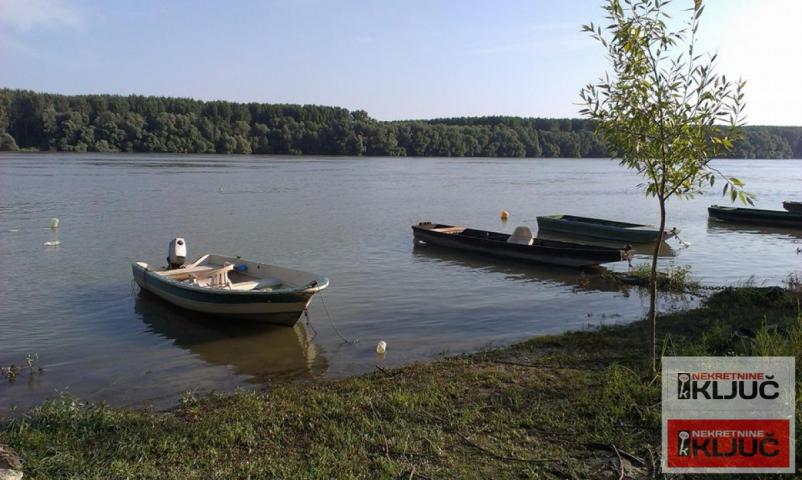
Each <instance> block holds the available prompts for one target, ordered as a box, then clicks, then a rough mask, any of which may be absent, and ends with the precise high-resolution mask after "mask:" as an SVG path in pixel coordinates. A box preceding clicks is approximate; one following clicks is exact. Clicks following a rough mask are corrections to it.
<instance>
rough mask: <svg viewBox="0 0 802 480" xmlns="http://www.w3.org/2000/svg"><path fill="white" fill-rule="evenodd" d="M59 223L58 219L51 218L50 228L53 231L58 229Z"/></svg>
mask: <svg viewBox="0 0 802 480" xmlns="http://www.w3.org/2000/svg"><path fill="white" fill-rule="evenodd" d="M59 223H60V222H59V220H58V218H56V217H53V218H51V219H50V228H52V229H53V230H55V229H57V228H58V224H59Z"/></svg>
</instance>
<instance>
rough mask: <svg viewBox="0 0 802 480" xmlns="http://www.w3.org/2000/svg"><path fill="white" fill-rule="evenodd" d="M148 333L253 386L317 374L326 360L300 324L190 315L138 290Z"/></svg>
mask: <svg viewBox="0 0 802 480" xmlns="http://www.w3.org/2000/svg"><path fill="white" fill-rule="evenodd" d="M134 310H135V312H136V313H137V314H138V315H140V316H141V317H142V321H143V322H144V323H145V325H147V326H148V330H149V331H151V332H153V333H155V334H157V335H160V336H162V337H165V338H168V339H171V340H172V341H173V343H174V344H175V345H176V346H178V347H180V348H183V349H186V350H189V351H190V352H192V353H194V354H195V355H197V356H198V357H200V358H201V359H202V360H203V361H205V362H207V363H210V364H213V365H222V366H230V367H232V368H233V369H234V372H235V373H237V374H242V375H248V376H251V377H253V381H254V382H257V383H265V382H267V381H271V380H279V379H291V378H292V379H295V378H311V377H316V376H319V375H322V374H323V373H324V372H325V371H326V370H327V368H328V362H327V361H326V359H325V357H323V356H322V355H321V353H320V351H319V348H318V347H317V346H316V345H315V344H314V343H313V342H312V340H311V338H310V336H309V334H308V332H307V329H306V328H305V327H304V326H303V324H302V323H301V322H298V323H297V324H295V325H294V326H293V327H283V326H277V325H269V324H259V323H255V322H246V321H237V320H233V319H227V318H222V317H213V316H209V315H205V314H201V313H196V312H190V311H187V310H184V309H181V308H178V307H175V306H174V305H171V304H169V303H167V302H165V301H163V300H161V299H160V298H158V297H156V296H154V295H152V294H149V293H148V292H141V293H140V294H139V295H138V296H137V298H136V303H135V305H134Z"/></svg>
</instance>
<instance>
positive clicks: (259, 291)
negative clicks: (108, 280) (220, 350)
mask: <svg viewBox="0 0 802 480" xmlns="http://www.w3.org/2000/svg"><path fill="white" fill-rule="evenodd" d="M170 246H171V249H170V256H169V257H168V261H169V263H170V265H169V266H168V267H156V266H152V265H149V264H148V263H145V262H134V263H133V264H132V265H131V267H132V269H133V273H134V280H136V283H137V284H138V285H139V287H140V288H141V289H142V290H144V291H147V292H150V293H152V294H154V295H156V296H158V297H161V298H162V299H164V300H166V301H168V302H170V303H172V304H174V305H177V306H179V307H182V308H186V309H188V310H194V311H196V312H202V313H207V314H212V315H219V316H226V317H236V318H245V319H251V320H257V321H261V322H265V323H275V324H279V325H288V326H292V325H294V324H295V323H296V322H297V321H298V318H300V316H301V314H302V313H303V312H304V309H306V306H307V305H309V302H310V301H311V300H312V296H313V295H314V294H316V293H317V292H319V291H321V290H323V289H324V288H326V287H328V286H329V280H328V278H326V277H323V276H319V275H315V274H313V273H307V272H302V271H300V270H291V269H289V268H282V267H277V266H275V265H268V264H265V263H258V262H252V261H249V260H244V259H242V258H239V257H226V256H223V255H214V254H207V255H203V256H202V257H200V258H199V259H197V260H196V261H194V262H192V263H189V264H183V259H184V256H182V255H181V253H184V254H185V252H186V245H185V243H184V241H183V239H179V238H177V239H175V240H173V242H171V243H170ZM176 246H178V248H179V252H176V251H175V247H176ZM181 247H183V250H181Z"/></svg>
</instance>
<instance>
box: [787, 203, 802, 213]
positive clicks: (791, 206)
mask: <svg viewBox="0 0 802 480" xmlns="http://www.w3.org/2000/svg"><path fill="white" fill-rule="evenodd" d="M783 208H784V209H786V210H788V211H789V212H793V213H802V202H791V201H785V202H783Z"/></svg>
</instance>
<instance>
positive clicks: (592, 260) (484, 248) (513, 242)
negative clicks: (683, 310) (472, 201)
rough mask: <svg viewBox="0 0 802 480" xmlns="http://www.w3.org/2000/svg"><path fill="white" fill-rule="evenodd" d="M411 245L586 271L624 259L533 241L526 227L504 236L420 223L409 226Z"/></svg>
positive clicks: (614, 253)
mask: <svg viewBox="0 0 802 480" xmlns="http://www.w3.org/2000/svg"><path fill="white" fill-rule="evenodd" d="M412 232H413V235H414V236H415V241H417V242H423V243H426V244H431V245H437V246H440V247H447V248H454V249H458V250H464V251H467V252H474V253H481V254H487V255H495V256H497V257H504V258H510V259H513V260H520V261H524V262H531V263H542V264H550V265H560V266H564V267H576V268H580V267H590V266H594V265H600V264H602V263H609V262H617V261H620V260H623V259H624V258H625V255H626V253H625V252H624V251H622V250H617V249H614V248H607V247H597V246H591V245H582V244H577V243H568V242H558V241H554V240H543V239H539V238H533V237H532V233H531V231H530V230H529V229H528V228H526V227H518V228H517V229H516V231H515V232H514V233H513V234H512V235H510V234H508V233H499V232H490V231H486V230H477V229H473V228H466V227H458V226H453V225H444V224H439V223H431V222H421V223H418V224H417V225H413V226H412Z"/></svg>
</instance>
